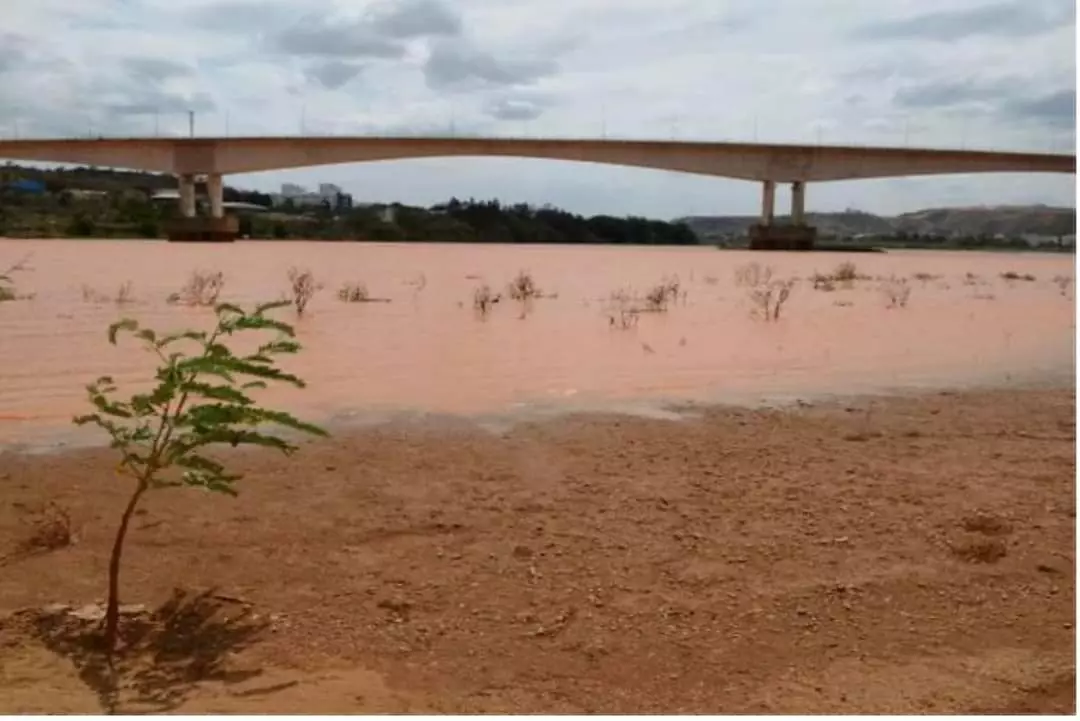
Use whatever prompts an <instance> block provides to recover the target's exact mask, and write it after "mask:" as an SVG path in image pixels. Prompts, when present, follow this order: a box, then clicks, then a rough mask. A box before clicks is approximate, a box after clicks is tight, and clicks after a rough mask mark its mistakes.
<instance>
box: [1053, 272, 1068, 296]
mask: <svg viewBox="0 0 1080 721" xmlns="http://www.w3.org/2000/svg"><path fill="white" fill-rule="evenodd" d="M1054 285H1056V286H1057V287H1058V291H1060V293H1061V294H1062V295H1063V296H1067V295H1068V294H1069V289H1070V288H1072V286H1073V279H1072V277H1071V276H1068V275H1055V276H1054Z"/></svg>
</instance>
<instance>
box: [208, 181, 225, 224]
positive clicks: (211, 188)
mask: <svg viewBox="0 0 1080 721" xmlns="http://www.w3.org/2000/svg"><path fill="white" fill-rule="evenodd" d="M206 194H207V195H209V196H210V217H211V218H224V217H225V206H224V202H225V186H224V185H223V184H222V182H221V173H210V174H209V175H207V176H206Z"/></svg>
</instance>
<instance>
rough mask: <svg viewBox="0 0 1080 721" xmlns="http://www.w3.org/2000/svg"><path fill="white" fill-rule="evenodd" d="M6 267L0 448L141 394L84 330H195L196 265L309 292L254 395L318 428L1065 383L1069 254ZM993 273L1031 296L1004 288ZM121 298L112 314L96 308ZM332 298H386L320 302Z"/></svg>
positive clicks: (486, 255)
mask: <svg viewBox="0 0 1080 721" xmlns="http://www.w3.org/2000/svg"><path fill="white" fill-rule="evenodd" d="M27 255H29V256H30V257H29V266H30V269H29V270H27V271H25V272H22V273H19V274H18V275H17V277H16V280H17V282H18V290H19V292H20V293H25V294H28V295H32V296H33V297H32V298H31V299H28V300H19V301H13V302H7V303H0V350H2V354H0V447H2V446H3V445H12V444H33V443H44V442H59V441H58V439H64V442H72V439H73V438H76V437H77V436H78V434H75V435H71V434H72V433H73V431H71V427H70V424H69V421H70V418H71V416H72V415H73V414H76V413H79V412H81V411H82V410H84V409H85V408H86V407H87V404H86V400H85V390H84V386H85V384H86V383H88V382H90V381H91V380H93V379H94V378H96V377H97V376H99V375H103V374H110V375H112V376H113V377H114V378H115V379H116V380H117V381H118V382H119V383H120V384H121V385H122V386H124V387H131V388H136V387H140V386H142V385H144V384H145V383H146V382H147V381H148V379H149V378H150V374H151V372H152V368H153V359H152V357H151V356H150V355H149V354H148V353H145V352H143V351H141V350H139V349H138V348H137V347H136V344H135V343H134V341H126V342H123V343H121V345H120V346H119V347H113V346H111V345H109V343H108V342H107V340H106V336H105V329H106V327H107V326H108V324H109V323H110V322H112V321H114V320H116V319H118V318H121V317H133V318H136V319H138V320H139V321H140V322H143V323H146V324H149V325H150V326H152V327H154V328H158V329H178V328H181V327H205V326H207V325H209V323H210V322H211V321H212V312H211V311H210V310H209V309H206V308H185V307H178V306H174V305H170V304H168V303H167V302H166V298H167V297H168V295H169V294H170V293H173V292H175V291H177V290H178V289H179V288H180V287H181V286H182V285H183V284H184V282H185V280H186V279H187V277H188V276H189V275H190V273H191V272H192V271H194V270H196V269H203V270H220V271H222V272H224V274H225V276H226V286H225V291H224V293H223V295H222V297H221V299H222V300H228V301H232V302H239V303H248V304H250V303H254V302H258V301H265V300H273V299H277V298H279V297H280V296H282V295H283V294H284V293H285V292H286V290H287V288H288V285H289V284H288V281H287V279H286V274H287V271H288V269H289V268H290V267H292V266H298V267H301V268H306V269H310V270H311V271H312V272H313V273H314V275H315V277H316V278H317V280H318V281H319V282H321V283H322V284H323V286H324V287H323V289H322V290H321V291H320V292H319V293H318V294H317V295H316V296H315V298H314V300H313V301H312V303H311V305H310V307H309V310H308V312H307V314H306V315H305V316H304V317H303V318H301V319H299V320H298V321H297V323H296V326H297V329H298V335H299V339H300V341H301V342H302V343H303V344H304V346H305V350H304V351H303V353H302V354H301V355H300V356H297V357H296V358H293V359H290V360H289V361H288V368H289V370H292V371H294V372H296V373H298V374H299V375H300V376H302V377H303V378H305V379H306V380H307V381H308V383H309V387H308V388H307V389H306V390H303V391H298V390H292V389H289V390H284V389H282V390H273V391H268V392H267V393H266V394H264V396H263V397H264V398H265V399H266V401H267V402H269V403H273V404H278V405H282V406H285V407H288V408H289V409H291V410H295V411H296V412H298V413H301V414H306V415H307V416H308V417H315V418H319V419H326V418H331V417H336V418H339V419H340V418H357V419H364V418H368V419H372V418H385V417H392V416H393V415H394V414H397V413H415V412H425V413H448V414H465V415H471V416H477V415H484V414H496V415H497V414H506V413H511V414H512V413H528V412H530V411H532V412H552V411H554V412H561V411H564V410H601V409H616V410H637V411H639V412H648V411H658V410H659V409H661V408H662V407H663V404H664V403H667V402H673V401H699V402H714V401H717V402H723V401H739V402H742V401H750V402H754V401H759V400H761V399H767V398H779V397H794V396H799V395H805V394H820V393H840V394H849V393H851V394H856V393H865V392H878V391H883V390H893V389H904V388H925V387H950V386H963V385H972V384H980V385H981V384H988V383H989V384H1003V383H1016V382H1024V381H1029V380H1042V379H1048V378H1050V379H1055V380H1057V381H1065V380H1066V379H1071V378H1072V376H1073V373H1074V367H1075V359H1074V333H1075V312H1074V308H1075V306H1074V301H1073V296H1072V288H1071V287H1070V288H1068V290H1067V292H1066V293H1065V294H1064V295H1063V294H1062V291H1061V290H1060V288H1059V286H1058V284H1057V283H1055V282H1054V278H1055V277H1056V276H1066V277H1068V278H1070V279H1072V278H1073V277H1074V266H1073V258H1072V257H1071V256H1055V255H1042V254H1007V253H965V252H935V251H901V252H890V253H887V254H841V253H812V254H792V253H768V254H761V253H749V252H739V251H719V250H716V249H713V248H708V247H700V248H640V247H635V248H618V247H566V246H506V245H465V244H461V245H437V244H358V243H299V242H263V243H258V242H240V243H236V244H231V245H208V244H191V245H182V244H167V243H164V242H133V241H108V240H102V241H97V240H40V241H23V240H0V266H3V267H7V266H8V265H10V264H11V263H12V262H14V261H16V260H18V259H19V258H22V257H24V256H27ZM845 261H850V262H852V263H854V264H855V265H856V267H857V270H858V272H859V273H860V274H861V275H865V276H869V279H866V280H859V281H856V282H854V283H853V284H851V285H850V287H848V286H846V285H844V284H841V285H839V286H837V288H836V289H835V290H833V291H823V290H815V289H813V287H812V284H811V283H810V282H809V281H808V280H807V278H808V277H809V276H810V275H811V274H813V273H814V272H816V271H817V272H830V271H832V270H833V269H834V268H835V267H836V266H837V265H838V264H840V263H842V262H845ZM752 262H757V263H759V264H762V265H769V266H771V267H772V269H773V271H774V276H773V277H774V278H794V279H797V280H796V283H795V285H794V287H793V289H792V292H791V296H790V298H789V299H788V301H787V302H786V304H785V305H784V306H783V309H782V312H781V316H780V319H779V321H777V322H770V323H767V322H762V321H761V320H760V319H757V318H755V317H753V309H754V303H753V301H752V300H751V298H750V292H749V290H748V289H747V288H746V287H743V286H739V285H738V284H737V283H736V279H735V278H736V271H737V269H738V268H740V267H742V266H745V265H746V264H747V263H752ZM521 270H525V271H528V272H529V273H530V274H531V275H532V276H533V278H534V279H535V281H536V284H537V286H539V288H540V289H541V290H542V291H543V292H544V293H545V294H547V295H550V296H553V297H544V298H542V299H539V300H536V301H534V302H533V303H531V304H530V305H529V307H525V306H523V305H522V304H519V303H515V302H513V301H510V300H508V299H507V298H505V297H504V298H503V300H502V301H501V302H499V303H498V304H496V305H495V306H494V307H493V309H492V311H491V312H490V313H488V314H487V316H486V317H485V318H483V319H481V318H479V317H478V316H477V314H476V313H475V312H474V310H473V294H474V290H475V289H476V288H477V287H478V286H480V285H482V284H484V283H486V284H488V285H489V286H491V288H492V289H493V290H494V291H495V292H500V291H504V289H505V286H506V285H507V283H508V282H509V281H510V280H511V279H512V278H513V277H514V276H515V275H516V274H517V273H518V272H519V271H521ZM1008 271H1014V272H1016V273H1019V274H1021V275H1022V274H1031V275H1033V276H1035V280H1033V281H1025V280H1012V281H1010V280H1006V279H1003V278H1002V277H1001V274H1003V273H1006V272H1008ZM917 274H929V275H931V276H933V277H932V278H928V279H919V278H917V277H915V276H916V275H917ZM968 274H973V275H971V276H969V275H968ZM665 277H666V278H677V279H678V281H679V285H680V296H681V297H680V298H679V299H677V300H675V301H674V302H672V303H671V304H670V307H669V309H668V310H667V311H666V312H662V313H642V314H640V315H639V316H638V320H637V323H636V325H635V326H633V327H631V328H628V329H623V328H621V327H618V326H616V327H612V321H611V316H613V315H614V316H620V303H619V302H617V301H613V300H612V296H613V294H616V295H618V294H619V293H620V292H621V293H622V294H623V295H624V296H635V295H637V296H642V295H644V294H645V293H647V292H648V291H649V290H650V289H651V288H652V287H653V286H655V285H656V284H658V283H660V282H661V281H662V280H663V279H664V278H665ZM887 277H897V278H906V279H907V283H908V285H909V287H910V288H911V291H910V298H909V300H908V303H907V306H906V307H903V308H888V307H887V305H888V293H887V292H886V291H885V290H883V287H884V286H887V285H888V282H887V281H883V280H882V279H883V278H887ZM127 281H130V282H131V284H132V291H133V292H132V297H133V301H132V302H130V303H127V304H117V303H115V302H113V301H112V300H107V299H105V298H104V297H108V296H115V295H116V293H117V289H118V287H119V286H121V285H122V284H124V283H125V282H127ZM351 281H359V282H363V283H364V284H365V285H366V286H367V288H368V291H369V293H370V295H371V296H373V297H378V298H385V299H388V300H389V302H385V303H343V302H341V301H339V300H338V299H337V297H336V295H337V290H338V288H339V287H341V285H342V284H344V283H346V282H351ZM504 296H505V293H504ZM631 304H632V302H631ZM622 307H626V305H625V302H624V305H623V306H622ZM281 316H282V317H283V318H295V317H294V315H293V314H292V313H291V311H282V312H281ZM1068 382H1070V383H1071V382H1072V381H1071V380H1069V381H1068Z"/></svg>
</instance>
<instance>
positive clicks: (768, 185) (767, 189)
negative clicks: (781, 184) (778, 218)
mask: <svg viewBox="0 0 1080 721" xmlns="http://www.w3.org/2000/svg"><path fill="white" fill-rule="evenodd" d="M775 214H776V182H775V181H772V180H766V181H765V182H764V183H762V184H761V225H764V226H769V225H772V223H773V217H774V215H775Z"/></svg>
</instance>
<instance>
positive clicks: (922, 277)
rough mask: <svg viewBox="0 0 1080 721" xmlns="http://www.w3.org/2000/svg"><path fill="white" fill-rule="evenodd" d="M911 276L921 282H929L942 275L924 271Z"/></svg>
mask: <svg viewBox="0 0 1080 721" xmlns="http://www.w3.org/2000/svg"><path fill="white" fill-rule="evenodd" d="M911 277H912V278H914V279H915V280H917V281H919V282H920V283H929V282H930V281H932V280H938V279H940V278H941V276H940V275H934V274H933V273H926V272H922V271H920V272H918V273H913V274H912V276H911Z"/></svg>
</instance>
